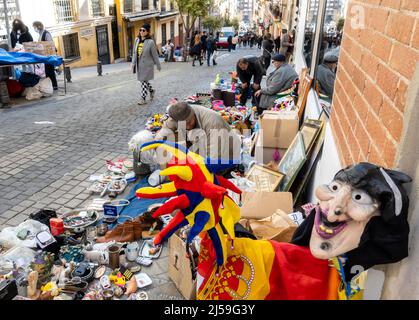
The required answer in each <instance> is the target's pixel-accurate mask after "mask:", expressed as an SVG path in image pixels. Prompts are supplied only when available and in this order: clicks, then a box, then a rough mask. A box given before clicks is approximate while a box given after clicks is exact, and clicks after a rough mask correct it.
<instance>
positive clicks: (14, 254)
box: [0, 246, 36, 269]
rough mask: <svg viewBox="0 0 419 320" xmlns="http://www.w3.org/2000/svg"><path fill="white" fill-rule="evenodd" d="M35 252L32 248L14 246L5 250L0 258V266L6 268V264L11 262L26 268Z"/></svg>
mask: <svg viewBox="0 0 419 320" xmlns="http://www.w3.org/2000/svg"><path fill="white" fill-rule="evenodd" d="M35 254H36V252H35V251H34V250H32V249H29V248H26V247H20V246H17V247H14V248H12V249H10V250H9V251H7V252H6V253H5V254H4V255H3V256H2V257H1V258H0V266H3V267H5V268H7V265H9V264H10V263H12V265H13V262H14V263H15V264H16V267H18V268H23V269H26V268H27V267H28V266H29V265H30V263H31V262H32V260H33V258H34V257H35Z"/></svg>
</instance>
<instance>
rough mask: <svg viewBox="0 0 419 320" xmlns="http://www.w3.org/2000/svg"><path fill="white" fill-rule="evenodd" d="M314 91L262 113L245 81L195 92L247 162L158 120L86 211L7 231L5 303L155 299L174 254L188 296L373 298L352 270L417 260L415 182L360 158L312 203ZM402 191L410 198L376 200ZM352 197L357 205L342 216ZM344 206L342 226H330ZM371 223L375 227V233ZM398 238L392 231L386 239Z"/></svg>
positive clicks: (104, 179)
mask: <svg viewBox="0 0 419 320" xmlns="http://www.w3.org/2000/svg"><path fill="white" fill-rule="evenodd" d="M309 87H310V78H309V77H307V76H306V75H304V74H301V75H300V81H298V82H296V83H295V84H294V85H293V87H292V88H291V89H290V90H287V91H286V92H283V93H281V94H278V96H277V99H276V100H275V103H274V105H273V106H272V108H271V110H267V111H265V112H264V113H263V114H262V116H258V115H257V113H256V109H255V108H253V107H251V106H250V107H247V106H240V105H239V103H238V101H239V99H240V92H241V91H240V82H239V81H238V80H237V79H236V77H235V75H234V73H231V74H230V76H229V78H228V79H222V78H221V76H217V78H216V79H215V80H214V82H213V83H211V84H209V92H205V93H196V94H193V95H191V96H189V97H186V98H185V101H186V102H188V103H189V104H191V105H200V106H204V107H206V108H209V109H212V110H213V111H215V112H217V113H218V114H219V115H221V117H222V118H224V120H225V121H226V122H227V123H228V124H229V125H230V126H231V128H234V129H236V132H237V134H238V135H239V137H240V140H241V145H242V148H241V153H240V154H241V156H240V162H239V163H226V164H223V163H218V162H217V163H215V164H214V163H210V162H208V161H206V159H204V158H203V157H201V156H200V155H198V154H196V153H194V152H191V151H190V150H188V149H187V148H186V147H185V146H183V144H182V142H181V141H175V142H171V141H156V140H155V135H156V134H158V133H159V131H160V130H161V129H162V126H163V124H164V122H165V121H166V120H167V119H168V114H166V113H162V114H156V115H153V116H152V117H150V119H149V120H148V121H147V123H146V124H145V128H144V129H145V130H141V131H140V132H139V133H138V134H136V135H135V136H133V138H132V139H131V141H129V143H128V146H129V150H130V152H131V153H132V154H133V158H132V159H113V160H109V161H107V162H106V163H104V164H103V165H104V167H103V168H104V170H103V174H101V175H93V176H90V178H89V181H90V182H91V186H90V187H89V191H90V192H91V193H92V199H91V201H89V203H87V204H86V205H85V206H84V207H83V208H80V209H76V210H72V211H69V212H66V213H64V214H62V215H57V213H56V212H55V211H52V210H48V208H45V209H44V210H41V211H39V212H37V213H35V214H33V215H31V216H30V217H29V219H27V220H26V221H24V222H23V223H21V224H20V225H19V226H17V227H14V228H12V227H10V228H5V229H3V230H2V232H1V233H0V244H1V247H0V248H1V252H0V278H1V279H2V281H1V282H0V290H1V295H0V296H1V297H3V299H33V300H38V299H39V300H110V299H114V300H117V299H131V300H146V299H148V298H149V296H148V290H149V288H150V285H151V284H152V280H151V279H150V277H149V275H148V274H147V272H148V270H150V269H149V268H151V266H153V264H155V263H156V262H157V261H159V259H160V256H161V252H162V250H163V249H164V247H165V246H168V252H169V253H168V265H167V273H168V275H169V277H170V278H171V280H172V281H173V283H174V284H175V285H176V287H177V289H178V290H179V292H180V293H181V294H182V295H183V297H184V298H186V299H195V298H197V299H225V300H232V299H360V298H362V291H363V284H364V282H365V277H366V273H365V272H362V273H360V275H357V276H353V275H351V274H350V272H349V271H348V270H350V269H351V267H353V266H354V265H361V266H364V267H365V268H364V269H365V270H366V269H368V268H369V267H371V266H372V265H374V264H377V263H390V262H394V261H399V260H400V259H402V258H403V257H405V256H406V255H407V253H406V252H407V246H406V243H405V239H406V237H407V233H408V231H407V230H406V224H407V222H406V216H407V203H408V202H407V199H406V194H405V192H404V190H403V188H402V187H401V185H402V183H404V182H407V181H408V178H407V177H406V176H405V175H403V174H402V173H395V172H390V171H386V170H384V169H380V168H376V167H375V166H374V165H371V164H361V165H358V166H355V167H353V168H348V169H346V170H344V171H342V172H339V173H338V174H337V175H336V177H335V179H334V181H333V182H332V183H331V184H330V186H329V187H324V186H323V187H319V189H318V197H319V200H320V203H319V204H311V203H308V204H307V195H306V194H305V189H306V186H307V184H308V182H309V180H310V177H311V176H312V174H313V167H314V165H315V163H316V161H317V159H318V157H319V154H320V153H321V150H322V145H323V140H324V134H325V133H324V131H325V129H324V128H325V126H324V122H325V118H324V117H326V115H325V114H324V113H322V114H321V115H320V117H319V118H318V119H305V120H304V121H302V115H303V112H304V107H305V100H306V99H307V94H308V90H309ZM160 149H161V150H163V151H165V152H167V153H168V154H170V155H171V157H170V158H171V161H170V162H169V165H168V166H167V167H166V166H162V165H160V164H159V163H158V161H156V153H157V150H160ZM221 172H222V173H221ZM367 176H368V177H367ZM389 179H390V180H389ZM359 181H364V183H363V184H362V186H358V185H359ZM388 181H392V182H390V183H389V182H388ZM357 183H358V185H357ZM354 186H357V187H356V188H355V187H354ZM341 187H342V188H341ZM344 187H345V188H344ZM339 188H341V189H339ZM355 189H356V190H357V191H356V192H357V193H352V195H350V196H348V194H345V195H344V196H343V195H342V196H338V195H340V193H339V192H347V190H355ZM371 190H373V191H371ZM397 190H398V192H399V193H398V196H397V199H400V202H397V201H396V200H395V199H393V200H391V199H390V198H389V199H390V200H388V201H387V202H382V203H380V205H378V204H377V202H376V200H377V199H382V198H380V197H382V196H383V194H389V193H392V192H393V193H394V192H396V193H397ZM367 191H368V193H369V194H367ZM350 192H352V191H350ZM353 192H354V191H353ZM342 199H353V203H351V207H350V210H348V211H347V212H344V213H343V212H339V211H338V209H337V208H342V207H343V205H344V204H343V203H342V202H339V201H343V200H342ZM347 201H352V200H347ZM395 201H396V202H397V205H395ZM332 208H334V211H333V214H335V215H336V217H337V218H336V220H335V221H328V220H327V215H328V210H329V209H330V210H331V212H332ZM341 210H343V209H341ZM342 213H343V215H342V217H343V216H345V217H357V220H358V221H359V223H357V224H354V222H352V220H351V219H349V218H348V219H346V218H345V219H344V220H341V218H339V216H340V215H341V214H342ZM382 216H383V217H385V218H382ZM372 217H374V218H372ZM369 221H371V223H370V224H369V226H371V225H373V226H375V228H376V229H375V230H377V233H375V234H373V233H372V232H371V231H370V229H368V228H366V227H365V226H366V224H367V223H368V222H369ZM388 221H390V223H387V222H388ZM360 225H361V226H362V228H359V227H357V226H360ZM392 228H393V229H392ZM390 230H392V232H393V234H394V237H393V238H392V239H391V241H384V239H383V233H384V234H385V233H386V232H390ZM361 237H362V239H365V237H367V239H368V240H363V242H361V243H360V241H359V240H360V239H361ZM342 239H344V240H349V241H343V242H344V243H345V244H346V243H349V245H348V246H345V245H344V246H342V245H341V243H342ZM166 240H167V242H166ZM378 247H379V248H381V249H383V250H384V251H386V252H388V253H389V254H388V255H386V254H384V255H383V254H382V252H383V251H379V250H377V248H378ZM365 257H368V258H367V259H366V258H365Z"/></svg>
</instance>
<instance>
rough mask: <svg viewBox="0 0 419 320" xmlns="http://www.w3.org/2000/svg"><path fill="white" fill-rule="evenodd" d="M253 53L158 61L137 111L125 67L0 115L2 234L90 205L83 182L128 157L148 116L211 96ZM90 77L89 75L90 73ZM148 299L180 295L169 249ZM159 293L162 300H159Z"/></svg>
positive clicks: (83, 76)
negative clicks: (49, 213) (150, 92)
mask: <svg viewBox="0 0 419 320" xmlns="http://www.w3.org/2000/svg"><path fill="white" fill-rule="evenodd" d="M248 54H259V52H258V51H257V50H256V49H254V50H249V49H248V50H244V49H241V50H237V51H236V52H231V53H228V52H226V51H223V52H222V54H221V56H220V57H219V59H218V65H217V66H216V67H213V66H211V67H207V66H206V63H205V64H204V65H203V66H196V67H192V65H191V63H190V62H189V63H169V64H168V63H163V64H162V71H161V72H157V71H156V73H155V80H154V81H153V82H152V84H153V86H154V87H155V88H156V97H155V99H154V101H153V102H152V103H150V104H148V105H146V106H139V105H137V101H138V100H139V85H138V83H137V81H136V80H135V76H133V74H132V73H131V69H130V64H128V63H124V64H121V66H116V65H113V66H109V69H111V68H112V67H114V68H117V72H110V73H108V74H107V72H106V70H107V69H106V67H107V66H104V70H105V72H104V75H103V76H102V77H98V76H97V74H96V70H95V69H94V68H90V70H77V69H76V70H73V82H72V83H69V84H67V95H65V96H63V95H56V96H54V97H52V98H49V99H48V100H44V101H42V100H41V101H38V102H34V103H30V104H28V105H25V106H17V107H14V108H11V109H0V188H1V190H2V192H1V194H0V229H2V228H4V227H7V226H16V225H18V224H19V223H21V222H23V221H24V220H25V219H27V218H28V216H29V215H30V214H31V213H32V212H36V211H38V210H39V209H43V208H49V209H54V210H56V211H57V212H63V211H65V210H66V209H74V208H78V207H81V206H83V204H84V203H86V202H88V201H90V199H91V198H94V197H95V196H91V195H90V193H89V192H88V191H87V189H86V188H87V187H89V186H90V184H91V183H90V182H89V181H88V178H89V176H90V175H92V174H95V173H103V172H105V164H106V163H105V160H110V159H113V160H116V159H118V158H120V157H130V156H131V155H129V153H128V141H129V140H130V138H131V137H132V136H133V135H134V134H135V133H136V132H138V131H139V130H141V129H143V127H144V124H145V121H146V119H147V117H149V116H150V115H152V114H153V113H155V112H163V111H164V110H165V108H166V106H167V104H168V102H169V99H170V98H172V97H178V98H180V99H182V98H184V97H186V96H188V95H191V94H196V93H197V92H209V90H210V88H209V85H210V83H211V82H212V81H213V80H214V79H215V76H216V74H217V73H221V75H222V76H223V77H225V78H226V77H228V74H227V73H228V71H231V70H234V69H235V63H236V61H237V59H238V58H239V57H241V56H244V55H248ZM89 73H90V74H89ZM146 272H147V273H148V274H149V275H150V276H151V277H152V280H153V286H152V288H151V290H150V291H149V294H150V298H155V299H162V298H163V299H171V298H173V299H175V298H179V297H181V296H180V295H179V293H178V292H177V290H176V288H175V287H174V285H173V284H172V283H171V282H170V279H169V277H168V275H167V246H165V248H164V251H163V253H162V256H161V257H160V259H158V261H157V263H154V264H153V265H152V267H149V268H147V270H146ZM162 295H165V297H163V296H162Z"/></svg>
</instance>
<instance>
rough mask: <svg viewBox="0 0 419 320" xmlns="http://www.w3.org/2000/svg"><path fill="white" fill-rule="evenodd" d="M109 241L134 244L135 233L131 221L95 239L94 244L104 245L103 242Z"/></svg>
mask: <svg viewBox="0 0 419 320" xmlns="http://www.w3.org/2000/svg"><path fill="white" fill-rule="evenodd" d="M138 231H139V230H138V229H137V232H138ZM141 232H142V230H141ZM137 236H138V234H137ZM110 241H116V242H134V241H135V233H134V224H133V223H132V221H125V222H124V223H123V224H118V225H117V226H116V227H115V228H113V229H112V230H111V231H108V232H107V233H106V234H105V236H103V237H99V238H97V239H96V243H104V242H110Z"/></svg>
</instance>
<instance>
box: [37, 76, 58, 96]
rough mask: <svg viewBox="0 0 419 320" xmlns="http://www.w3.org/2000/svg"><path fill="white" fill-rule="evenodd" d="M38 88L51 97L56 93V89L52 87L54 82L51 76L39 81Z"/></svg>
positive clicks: (44, 94)
mask: <svg viewBox="0 0 419 320" xmlns="http://www.w3.org/2000/svg"><path fill="white" fill-rule="evenodd" d="M36 87H37V88H38V90H39V91H40V92H41V93H42V96H43V97H50V96H52V94H53V93H54V89H53V88H52V82H51V79H50V78H44V79H41V80H40V81H39V83H38V84H37V85H36Z"/></svg>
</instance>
